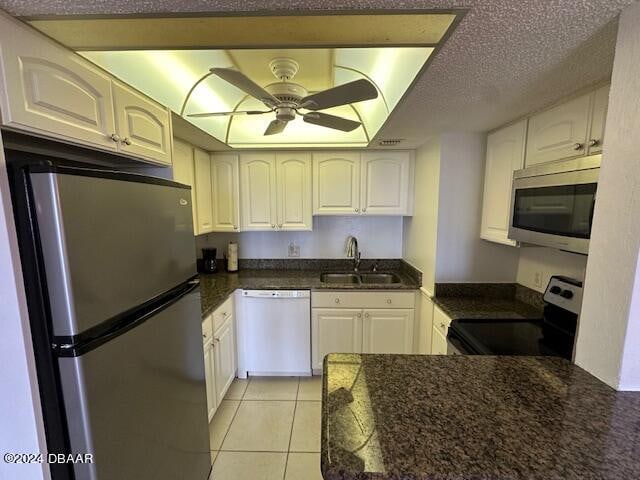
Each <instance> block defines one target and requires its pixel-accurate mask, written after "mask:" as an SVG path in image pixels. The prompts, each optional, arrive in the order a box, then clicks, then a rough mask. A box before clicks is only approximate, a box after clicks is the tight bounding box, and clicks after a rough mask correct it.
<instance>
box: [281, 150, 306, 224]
mask: <svg viewBox="0 0 640 480" xmlns="http://www.w3.org/2000/svg"><path fill="white" fill-rule="evenodd" d="M276 172H277V178H276V185H277V189H278V190H277V200H278V229H281V230H311V227H312V215H311V154H309V153H295V152H292V153H282V154H278V155H276Z"/></svg>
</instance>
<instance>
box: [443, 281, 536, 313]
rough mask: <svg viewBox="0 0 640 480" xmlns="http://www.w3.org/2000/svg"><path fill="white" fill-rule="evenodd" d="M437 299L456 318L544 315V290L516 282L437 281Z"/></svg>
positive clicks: (444, 310) (444, 309)
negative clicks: (536, 290) (540, 290)
mask: <svg viewBox="0 0 640 480" xmlns="http://www.w3.org/2000/svg"><path fill="white" fill-rule="evenodd" d="M433 301H434V302H435V304H436V305H438V306H439V307H440V308H441V309H442V311H443V312H444V313H446V314H447V315H448V316H449V317H450V318H451V319H452V320H456V319H463V318H464V319H470V320H473V319H478V320H482V319H487V320H499V319H511V320H514V319H537V318H542V307H543V303H542V294H541V293H538V292H535V291H533V290H531V289H529V288H527V287H524V286H522V285H517V284H515V283H506V284H500V283H498V284H496V283H472V284H469V283H467V284H465V283H461V284H456V283H446V284H436V295H435V297H434V298H433Z"/></svg>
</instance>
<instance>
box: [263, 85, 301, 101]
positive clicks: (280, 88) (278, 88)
mask: <svg viewBox="0 0 640 480" xmlns="http://www.w3.org/2000/svg"><path fill="white" fill-rule="evenodd" d="M265 90H266V91H267V92H269V93H270V94H271V95H273V96H274V97H276V98H277V99H278V100H280V101H281V102H282V103H287V104H290V105H286V106H291V107H297V106H298V105H300V100H302V99H303V98H304V97H306V96H307V90H306V88H304V87H303V86H302V85H298V84H297V83H290V82H278V83H272V84H271V85H267V86H266V87H265Z"/></svg>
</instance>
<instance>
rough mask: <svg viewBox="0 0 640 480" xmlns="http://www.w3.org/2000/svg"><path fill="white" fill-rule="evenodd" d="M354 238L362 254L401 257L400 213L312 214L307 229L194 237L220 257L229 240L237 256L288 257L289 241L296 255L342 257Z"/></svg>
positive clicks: (302, 256)
mask: <svg viewBox="0 0 640 480" xmlns="http://www.w3.org/2000/svg"><path fill="white" fill-rule="evenodd" d="M349 235H353V236H355V237H356V238H357V239H358V246H359V247H360V252H361V253H362V258H374V259H382V258H401V257H402V217H395V216H394V217H333V216H326V217H323V216H319V217H313V231H311V232H242V233H210V234H208V235H200V236H199V237H196V248H197V249H198V252H197V253H198V256H201V254H202V252H201V249H202V248H206V247H216V248H217V249H218V257H219V258H222V254H223V252H226V251H227V244H228V243H229V242H230V241H232V240H233V241H237V242H238V256H239V258H288V248H289V243H290V242H294V243H296V244H297V245H299V246H300V258H346V245H347V237H348V236H349Z"/></svg>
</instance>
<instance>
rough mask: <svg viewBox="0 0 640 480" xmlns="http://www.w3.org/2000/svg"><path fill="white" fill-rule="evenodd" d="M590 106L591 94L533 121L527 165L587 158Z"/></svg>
mask: <svg viewBox="0 0 640 480" xmlns="http://www.w3.org/2000/svg"><path fill="white" fill-rule="evenodd" d="M590 104H591V94H587V95H583V96H581V97H578V98H575V99H573V100H570V101H568V102H566V103H563V104H561V105H558V106H557V107H554V108H552V109H550V110H547V111H544V112H542V113H539V114H537V115H534V116H533V117H531V118H530V119H529V129H528V133H527V155H526V158H525V165H526V166H530V165H536V164H538V163H545V162H551V161H553V160H560V159H563V158H569V157H576V156H580V155H584V153H585V152H586V149H585V145H586V141H587V129H588V128H587V127H588V122H589V108H590Z"/></svg>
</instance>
